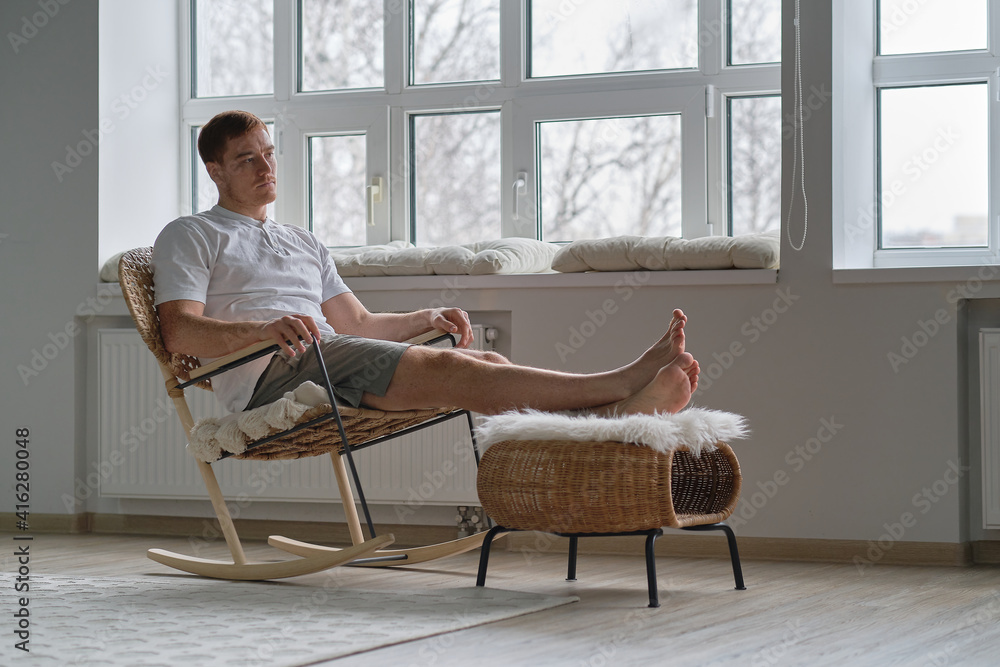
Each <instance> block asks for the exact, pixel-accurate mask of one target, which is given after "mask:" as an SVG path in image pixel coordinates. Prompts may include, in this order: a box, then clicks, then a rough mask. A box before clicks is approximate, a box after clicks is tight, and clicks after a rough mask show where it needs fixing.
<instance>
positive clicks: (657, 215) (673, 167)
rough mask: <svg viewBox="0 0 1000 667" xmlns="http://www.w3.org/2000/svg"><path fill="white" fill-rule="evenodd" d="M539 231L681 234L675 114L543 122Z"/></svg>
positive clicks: (552, 234) (548, 234)
mask: <svg viewBox="0 0 1000 667" xmlns="http://www.w3.org/2000/svg"><path fill="white" fill-rule="evenodd" d="M538 143H539V155H540V162H541V168H540V183H541V198H542V238H543V239H544V240H546V241H573V240H576V239H586V238H602V237H607V236H618V235H622V234H634V235H641V236H680V235H681V119H680V116H678V115H666V116H642V117H638V118H608V119H602V120H577V121H551V122H544V123H539V124H538Z"/></svg>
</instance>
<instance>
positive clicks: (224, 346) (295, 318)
mask: <svg viewBox="0 0 1000 667" xmlns="http://www.w3.org/2000/svg"><path fill="white" fill-rule="evenodd" d="M157 312H158V313H159V316H160V332H161V334H162V336H163V344H164V345H165V346H166V348H167V350H168V351H170V352H175V353H179V354H189V355H191V356H193V357H221V356H223V355H226V354H229V353H230V352H236V351H237V350H239V349H242V348H244V347H246V346H247V345H251V344H253V343H256V342H257V341H261V340H274V341H275V342H277V343H278V345H280V346H281V347H282V348H283V349H284V350H285V351H286V352H288V353H290V354H291V355H292V356H294V355H295V353H296V350H297V351H298V352H305V349H306V348H305V345H304V344H303V342H302V341H303V340H305V341H306V342H309V341H310V340H311V339H312V336H313V335H314V334H315V335H316V337H317V338H318V337H319V335H320V333H319V328H318V327H317V326H316V322H315V321H314V320H313V318H311V317H309V316H308V315H285V316H284V317H280V318H277V319H274V320H270V321H267V322H225V321H223V320H217V319H213V318H211V317H205V314H204V313H205V304H203V303H201V302H200V301H188V300H184V299H179V300H177V301H166V302H164V303H161V304H160V305H159V306H157ZM288 341H294V349H293V348H292V346H291V345H289V342H288Z"/></svg>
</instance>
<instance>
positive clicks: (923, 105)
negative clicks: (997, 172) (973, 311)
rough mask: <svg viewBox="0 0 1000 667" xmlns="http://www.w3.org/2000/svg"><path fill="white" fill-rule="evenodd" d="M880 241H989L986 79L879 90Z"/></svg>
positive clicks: (900, 244) (912, 244)
mask: <svg viewBox="0 0 1000 667" xmlns="http://www.w3.org/2000/svg"><path fill="white" fill-rule="evenodd" d="M879 105H880V114H881V122H880V129H879V140H880V147H879V148H880V156H879V164H880V165H881V172H880V174H879V179H880V183H879V189H880V191H881V201H880V204H881V208H880V220H881V246H882V247H883V248H919V247H940V246H984V245H986V244H987V240H988V234H987V211H988V210H989V208H988V205H987V196H988V189H987V180H988V172H989V157H988V148H989V142H988V133H987V131H988V123H987V110H988V107H989V100H988V93H987V87H986V84H969V85H955V86H930V87H922V88H889V89H883V90H882V91H881V93H880V101H879Z"/></svg>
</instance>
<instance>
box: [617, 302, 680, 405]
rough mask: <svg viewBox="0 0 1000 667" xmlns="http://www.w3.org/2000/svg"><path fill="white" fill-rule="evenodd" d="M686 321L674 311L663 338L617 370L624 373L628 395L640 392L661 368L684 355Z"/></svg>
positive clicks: (676, 310)
mask: <svg viewBox="0 0 1000 667" xmlns="http://www.w3.org/2000/svg"><path fill="white" fill-rule="evenodd" d="M687 319H688V318H687V315H685V314H684V312H683V311H681V310H680V309H675V310H674V312H673V316H672V317H671V318H670V324H669V325H668V326H667V331H666V333H664V334H663V337H662V338H660V340H658V341H656V342H655V343H653V345H652V346H651V347H650V348H649V349H648V350H646V351H645V352H643V353H642V355H641V356H640V357H639V358H638V359H636V360H635V361H633V362H632V363H630V364H629V365H628V366H625V367H623V368H621V369H619V370H620V371H624V372H625V375H624V376H623V377H624V378H625V379H626V385H625V387H626V393H627V394H628V395H630V396H631V395H634V394H635V393H637V392H638V391H640V390H641V389H642V388H643V387H645V386H646V385H647V384H649V383H650V382H652V381H653V378H654V377H655V376H656V374H657V372H658V371H659V370H660V369H661V368H663V367H664V366H666V365H667V364H669V363H671V362H672V361H673V360H674V359H676V358H677V357H678V355H681V354H684V344H685V336H684V325H685V324H687Z"/></svg>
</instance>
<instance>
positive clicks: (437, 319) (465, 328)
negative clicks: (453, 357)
mask: <svg viewBox="0 0 1000 667" xmlns="http://www.w3.org/2000/svg"><path fill="white" fill-rule="evenodd" d="M426 312H427V314H428V318H429V320H430V325H431V328H432V329H440V330H442V331H447V332H448V333H453V334H458V335H459V336H460V338H459V341H458V343H457V344H456V345H455V347H469V346H470V345H472V324H470V323H469V314H468V313H467V312H465V311H464V310H462V309H461V308H431V309H430V310H428V311H426Z"/></svg>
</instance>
